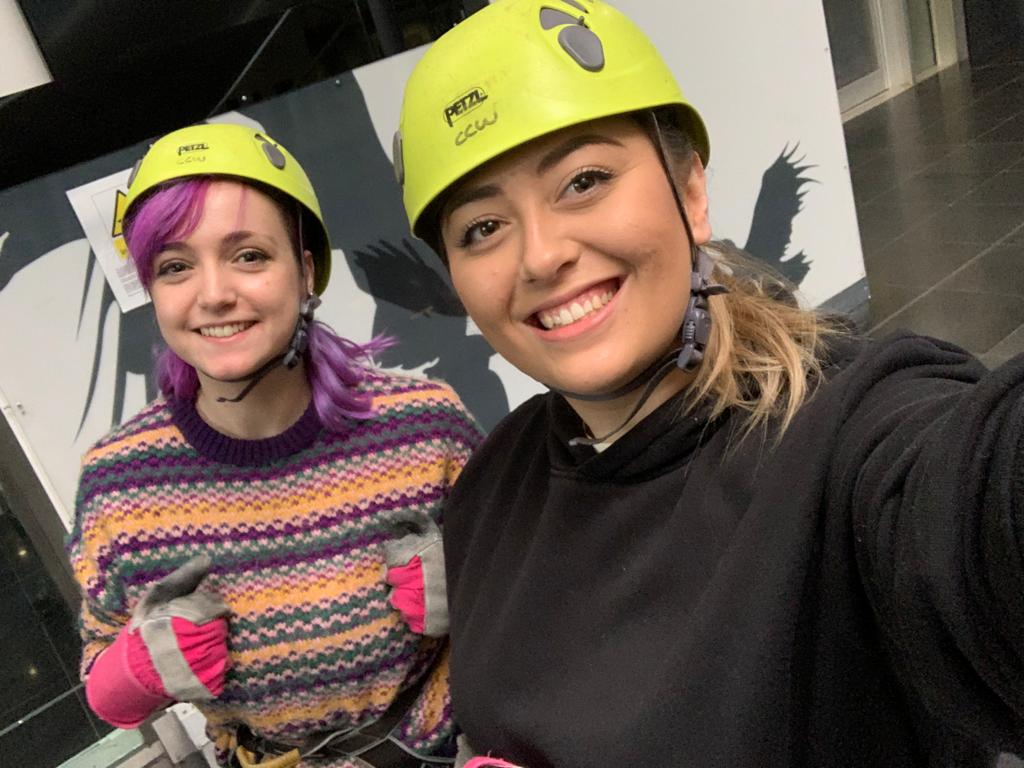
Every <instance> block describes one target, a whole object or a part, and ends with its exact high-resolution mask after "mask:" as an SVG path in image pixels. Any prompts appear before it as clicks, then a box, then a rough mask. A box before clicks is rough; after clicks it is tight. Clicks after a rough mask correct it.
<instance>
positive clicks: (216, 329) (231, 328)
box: [199, 323, 253, 339]
mask: <svg viewBox="0 0 1024 768" xmlns="http://www.w3.org/2000/svg"><path fill="white" fill-rule="evenodd" d="M252 326H253V323H232V324H230V325H210V326H206V327H205V328H200V329H199V333H201V334H202V335H203V336H213V337H215V338H218V339H224V338H227V337H228V336H234V335H235V334H236V333H241V332H242V331H244V330H245V329H246V328H251V327H252Z"/></svg>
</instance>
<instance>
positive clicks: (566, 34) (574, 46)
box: [558, 26, 604, 72]
mask: <svg viewBox="0 0 1024 768" xmlns="http://www.w3.org/2000/svg"><path fill="white" fill-rule="evenodd" d="M558 42H559V43H560V44H561V46H562V48H564V49H565V52H566V53H568V54H569V56H571V57H572V58H573V60H574V61H575V62H576V63H577V64H579V65H580V66H581V67H583V68H584V69H585V70H587V71H588V72H600V71H601V70H602V69H604V46H602V45H601V41H600V40H599V39H598V37H597V35H595V34H594V33H593V31H591V30H589V29H587V28H586V27H580V26H572V27H564V28H563V29H562V31H561V32H559V33H558Z"/></svg>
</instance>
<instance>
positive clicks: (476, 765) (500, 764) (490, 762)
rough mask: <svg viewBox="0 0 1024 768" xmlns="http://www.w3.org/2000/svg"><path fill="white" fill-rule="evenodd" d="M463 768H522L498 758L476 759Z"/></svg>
mask: <svg viewBox="0 0 1024 768" xmlns="http://www.w3.org/2000/svg"><path fill="white" fill-rule="evenodd" d="M463 768H522V766H520V765H515V764H513V763H509V762H506V761H504V760H499V759H498V758H496V757H474V758H473V759H472V760H470V761H469V762H468V763H466V764H465V765H464V766H463Z"/></svg>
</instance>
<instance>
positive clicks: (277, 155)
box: [256, 133, 285, 171]
mask: <svg viewBox="0 0 1024 768" xmlns="http://www.w3.org/2000/svg"><path fill="white" fill-rule="evenodd" d="M256 140H257V141H259V142H260V146H261V147H263V154H264V155H266V156H267V160H269V161H270V164H271V165H272V166H274V167H275V168H277V170H279V171H283V170H284V164H285V158H284V152H282V151H281V150H280V149H279V148H278V146H277V145H276V144H271V143H270V140H269V139H267V138H266V137H265V136H260V134H258V133H257V134H256Z"/></svg>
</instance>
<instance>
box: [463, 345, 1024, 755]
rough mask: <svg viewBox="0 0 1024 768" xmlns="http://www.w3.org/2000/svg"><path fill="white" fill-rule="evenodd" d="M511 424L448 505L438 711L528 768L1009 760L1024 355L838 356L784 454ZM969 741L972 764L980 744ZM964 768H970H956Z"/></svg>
mask: <svg viewBox="0 0 1024 768" xmlns="http://www.w3.org/2000/svg"><path fill="white" fill-rule="evenodd" d="M681 408H682V396H677V397H676V398H674V399H672V400H670V401H669V402H667V403H665V404H663V405H662V406H661V407H660V408H659V409H658V410H656V411H655V412H654V413H653V414H651V415H650V416H649V417H647V418H646V419H645V420H644V421H642V422H641V423H640V424H638V425H637V426H636V427H635V428H633V429H632V430H631V431H630V432H628V433H627V434H625V435H624V436H623V437H622V438H620V439H619V440H618V441H616V442H615V443H613V444H612V445H611V446H610V447H609V448H608V449H607V450H605V451H604V452H602V453H595V452H594V450H593V449H591V448H588V447H575V448H570V447H569V446H568V441H569V439H570V438H572V437H575V436H577V435H579V434H581V433H582V430H583V425H582V423H581V421H580V419H579V417H578V416H577V415H576V414H575V412H574V411H573V410H572V409H571V408H570V407H569V406H568V404H567V403H566V402H565V400H564V399H562V398H561V397H560V396H558V395H555V394H552V393H549V394H546V395H540V396H537V397H535V398H533V399H531V400H529V401H528V402H526V403H524V404H523V405H522V406H520V407H519V408H517V409H516V410H515V411H514V412H513V413H512V414H510V415H509V416H508V417H507V418H506V419H505V420H504V421H503V422H502V423H501V424H500V425H499V426H498V427H497V428H496V429H495V430H494V432H493V433H492V434H491V436H490V437H489V438H488V440H487V441H486V442H485V444H484V446H483V447H482V448H481V449H480V450H479V451H478V452H477V453H476V454H474V456H473V458H472V459H471V461H470V463H469V464H468V465H467V466H466V468H465V469H464V470H463V473H462V475H461V477H460V478H459V481H458V483H457V485H456V488H455V490H454V493H453V495H452V496H451V498H450V500H449V503H448V506H447V507H446V512H445V522H446V527H445V547H446V555H447V563H448V582H449V600H450V606H451V619H452V692H453V702H454V707H455V712H456V718H457V720H458V721H459V723H460V725H461V726H462V728H463V729H464V731H465V735H466V737H467V739H468V742H469V744H470V745H471V746H472V748H473V750H474V751H475V752H476V753H478V754H488V753H489V754H492V755H494V756H498V757H502V758H504V759H506V760H511V761H514V762H516V763H520V764H522V765H524V766H526V767H527V768H548V767H549V766H558V768H609V767H615V768H618V767H619V766H645V767H647V768H649V767H651V766H695V767H696V766H702V767H710V766H716V767H717V766H722V767H723V768H724V767H725V766H729V767H730V768H739V767H747V766H749V767H750V768H754V767H755V766H756V767H758V768H760V767H762V766H851V767H853V766H857V768H864V766H896V767H899V766H925V765H940V764H941V765H947V764H949V765H966V764H970V763H969V762H968V759H967V757H966V756H967V755H974V754H976V753H977V752H983V751H988V750H991V751H992V752H993V753H994V752H998V751H999V750H1000V749H1003V750H1007V751H1024V358H1018V359H1016V360H1014V361H1011V362H1010V363H1009V364H1007V365H1006V366H1004V367H1003V368H1002V369H1001V370H999V371H996V372H993V373H987V372H986V371H985V369H984V368H983V367H982V366H981V364H980V363H978V362H977V361H976V360H975V359H973V358H972V357H970V356H969V355H968V354H967V353H965V352H963V351H961V350H959V349H957V348H955V347H953V346H951V345H948V344H944V343H941V342H937V341H934V340H931V339H925V338H921V337H913V336H898V337H894V338H891V339H888V340H886V341H884V342H878V343H867V342H842V343H841V344H837V345H836V348H835V349H834V350H833V354H832V359H831V360H830V362H829V366H828V368H827V370H826V381H825V382H824V383H823V384H822V385H821V386H820V387H819V388H818V390H817V392H816V393H815V394H814V396H813V397H812V398H811V399H810V400H809V401H808V402H807V403H806V404H805V405H804V406H803V407H802V409H801V410H800V411H799V413H798V414H797V416H796V418H795V420H794V421H793V422H792V424H791V425H790V427H789V429H788V430H787V431H786V432H785V433H784V434H783V436H782V437H781V440H776V439H775V435H773V434H766V433H765V432H763V431H761V432H755V433H754V434H752V435H750V436H747V437H745V438H741V437H740V436H739V435H738V429H737V423H738V421H739V420H740V419H739V415H738V414H727V415H726V416H724V417H722V418H720V419H718V420H716V421H715V422H713V423H709V422H708V421H707V420H706V419H705V418H704V417H703V416H702V411H701V409H700V408H698V409H697V410H696V411H694V412H693V413H691V415H681ZM979 745H981V748H979ZM978 764H980V763H978Z"/></svg>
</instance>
